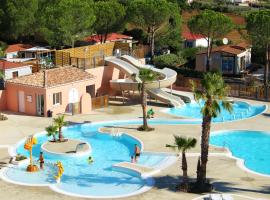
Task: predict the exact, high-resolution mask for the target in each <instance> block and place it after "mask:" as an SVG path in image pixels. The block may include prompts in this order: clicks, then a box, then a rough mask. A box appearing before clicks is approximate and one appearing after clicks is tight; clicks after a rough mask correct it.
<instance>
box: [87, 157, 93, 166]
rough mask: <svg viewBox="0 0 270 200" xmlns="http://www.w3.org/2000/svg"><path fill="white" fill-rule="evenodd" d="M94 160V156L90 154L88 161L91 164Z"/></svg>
mask: <svg viewBox="0 0 270 200" xmlns="http://www.w3.org/2000/svg"><path fill="white" fill-rule="evenodd" d="M93 162H94V159H93V158H92V156H89V157H88V163H89V164H92V163H93Z"/></svg>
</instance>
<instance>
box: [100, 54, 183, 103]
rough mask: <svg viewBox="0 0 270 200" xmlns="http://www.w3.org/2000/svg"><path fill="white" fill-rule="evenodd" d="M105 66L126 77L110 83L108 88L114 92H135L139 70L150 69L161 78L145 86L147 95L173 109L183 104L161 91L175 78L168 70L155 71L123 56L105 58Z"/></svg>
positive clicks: (172, 71) (178, 98)
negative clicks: (121, 72) (113, 68)
mask: <svg viewBox="0 0 270 200" xmlns="http://www.w3.org/2000/svg"><path fill="white" fill-rule="evenodd" d="M105 61H106V64H107V65H109V66H113V67H115V68H117V69H119V70H121V71H123V72H125V74H126V75H127V76H128V77H127V78H126V79H116V80H111V81H110V86H111V88H112V89H114V90H118V91H127V90H128V91H136V90H138V84H139V83H141V80H140V78H139V77H138V74H139V69H140V68H151V69H152V70H153V71H156V72H158V73H160V74H161V75H162V76H163V78H162V79H160V80H157V81H153V82H149V83H147V84H146V89H147V93H148V94H149V95H150V96H151V97H153V98H155V99H157V100H159V101H162V102H164V103H167V104H170V105H172V106H174V107H179V106H181V105H183V104H184V102H183V100H182V99H181V98H180V97H177V96H174V95H172V94H169V93H168V92H165V91H163V90H162V88H166V87H169V86H171V85H172V84H173V83H174V82H175V81H176V78H177V73H176V72H175V71H174V70H172V69H169V68H164V69H162V70H160V69H157V68H155V67H153V66H151V65H144V64H142V63H141V62H140V61H139V60H137V59H136V58H134V57H131V56H128V55H125V56H122V57H121V59H120V58H116V57H107V58H105Z"/></svg>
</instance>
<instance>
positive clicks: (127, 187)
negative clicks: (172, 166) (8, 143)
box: [5, 120, 176, 196]
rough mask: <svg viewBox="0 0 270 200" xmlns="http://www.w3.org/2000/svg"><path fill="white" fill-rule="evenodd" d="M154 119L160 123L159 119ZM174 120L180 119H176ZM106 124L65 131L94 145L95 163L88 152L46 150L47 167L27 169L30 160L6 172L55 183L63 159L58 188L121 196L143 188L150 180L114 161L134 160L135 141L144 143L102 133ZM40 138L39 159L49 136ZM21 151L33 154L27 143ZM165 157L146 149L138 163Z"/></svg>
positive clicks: (20, 179)
mask: <svg viewBox="0 0 270 200" xmlns="http://www.w3.org/2000/svg"><path fill="white" fill-rule="evenodd" d="M152 121H154V123H157V120H152ZM160 122H163V121H162V120H161V121H160ZM129 123H130V122H128V121H125V122H123V123H119V122H109V123H107V124H106V125H112V124H113V125H116V124H118V125H120V124H122V125H124V124H129ZM133 123H134V124H136V123H141V120H138V121H136V120H134V121H132V123H131V124H133ZM172 123H176V121H174V122H172ZM104 125H105V123H97V124H95V125H91V124H83V125H76V126H72V127H68V128H66V129H64V131H63V133H64V136H65V137H66V138H73V139H79V140H82V141H85V142H88V143H89V144H90V145H91V147H92V153H91V155H92V157H93V159H94V162H93V164H91V165H89V163H88V162H87V158H88V155H86V156H82V157H68V156H60V157H59V155H54V154H47V153H46V152H44V157H45V162H47V163H48V164H46V167H45V170H43V171H42V170H40V171H39V172H37V173H27V172H26V171H25V169H26V165H27V164H28V163H27V164H25V165H21V166H20V167H13V168H8V169H7V170H6V171H5V176H6V177H8V179H10V180H12V181H16V182H19V183H26V184H30V185H31V184H32V185H33V184H34V185H50V184H54V183H55V180H54V178H53V176H54V175H56V168H55V166H53V163H55V162H56V161H58V160H60V161H61V162H62V163H63V166H64V174H63V177H62V178H61V182H60V183H59V184H57V185H56V188H57V190H60V191H64V192H68V193H70V194H74V195H84V196H121V195H126V194H129V193H133V192H135V191H137V190H139V189H141V188H142V187H143V186H145V185H147V184H148V183H147V181H146V180H144V179H142V178H141V177H140V176H139V175H138V174H136V173H132V172H128V173H127V172H126V173H125V172H121V171H117V170H114V169H113V168H112V165H114V164H116V163H119V162H124V161H128V162H130V160H131V155H133V152H134V144H138V145H139V146H141V143H140V142H139V141H138V140H136V139H135V138H133V137H131V136H129V135H126V134H123V135H122V136H120V137H112V136H111V135H108V134H100V133H99V132H98V128H99V127H102V126H104ZM37 138H38V144H37V145H35V146H34V148H33V156H34V160H37V159H38V156H39V152H40V149H41V145H42V144H43V143H44V142H46V141H47V140H48V137H47V136H45V135H41V134H40V135H38V136H37ZM141 147H142V146H141ZM17 153H19V154H23V155H26V156H29V152H28V151H26V150H25V149H24V148H23V143H21V144H19V146H18V148H17ZM165 158H166V155H162V154H154V153H153V154H152V153H148V152H146V153H142V155H141V157H140V159H139V161H138V164H141V165H144V166H148V167H153V168H155V167H157V166H158V165H159V164H160V163H161V162H162V161H163V160H164V159H165Z"/></svg>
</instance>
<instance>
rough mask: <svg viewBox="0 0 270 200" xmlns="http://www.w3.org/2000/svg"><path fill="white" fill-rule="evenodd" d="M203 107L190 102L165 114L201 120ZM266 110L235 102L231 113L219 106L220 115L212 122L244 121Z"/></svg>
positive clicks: (200, 104)
mask: <svg viewBox="0 0 270 200" xmlns="http://www.w3.org/2000/svg"><path fill="white" fill-rule="evenodd" d="M203 105H204V103H203V102H201V103H199V104H198V103H196V102H191V103H187V104H185V105H184V106H183V107H181V108H169V109H166V111H165V112H167V113H169V114H172V115H176V116H181V117H190V118H197V119H202V114H201V108H202V106H203ZM265 109H266V106H265V105H250V104H248V103H245V102H241V101H236V102H234V103H233V112H232V113H229V112H228V111H227V110H225V109H224V108H223V107H222V106H221V113H220V115H219V116H218V117H216V118H213V119H212V121H213V122H225V121H234V120H239V119H245V118H249V117H253V116H255V115H258V114H260V113H262V112H263V111H264V110H265Z"/></svg>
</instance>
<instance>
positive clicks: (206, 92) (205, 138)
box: [192, 72, 233, 190]
mask: <svg viewBox="0 0 270 200" xmlns="http://www.w3.org/2000/svg"><path fill="white" fill-rule="evenodd" d="M192 91H193V93H194V97H195V100H196V101H197V102H198V103H200V102H201V100H202V101H203V102H204V105H203V106H202V108H201V113H202V115H203V119H202V135H201V158H200V166H199V170H198V175H197V185H198V186H199V189H200V190H202V189H203V188H204V186H206V182H207V180H206V165H207V161H208V148H209V135H210V128H211V121H212V118H215V117H217V116H218V115H219V114H220V112H221V105H222V106H223V108H224V109H226V110H228V111H229V112H232V109H233V108H232V104H231V102H230V101H227V100H226V96H227V91H228V87H227V85H226V84H225V82H224V80H223V78H222V76H221V74H219V73H214V72H208V73H206V74H204V76H203V79H202V80H201V87H197V86H196V85H195V84H194V82H192Z"/></svg>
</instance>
